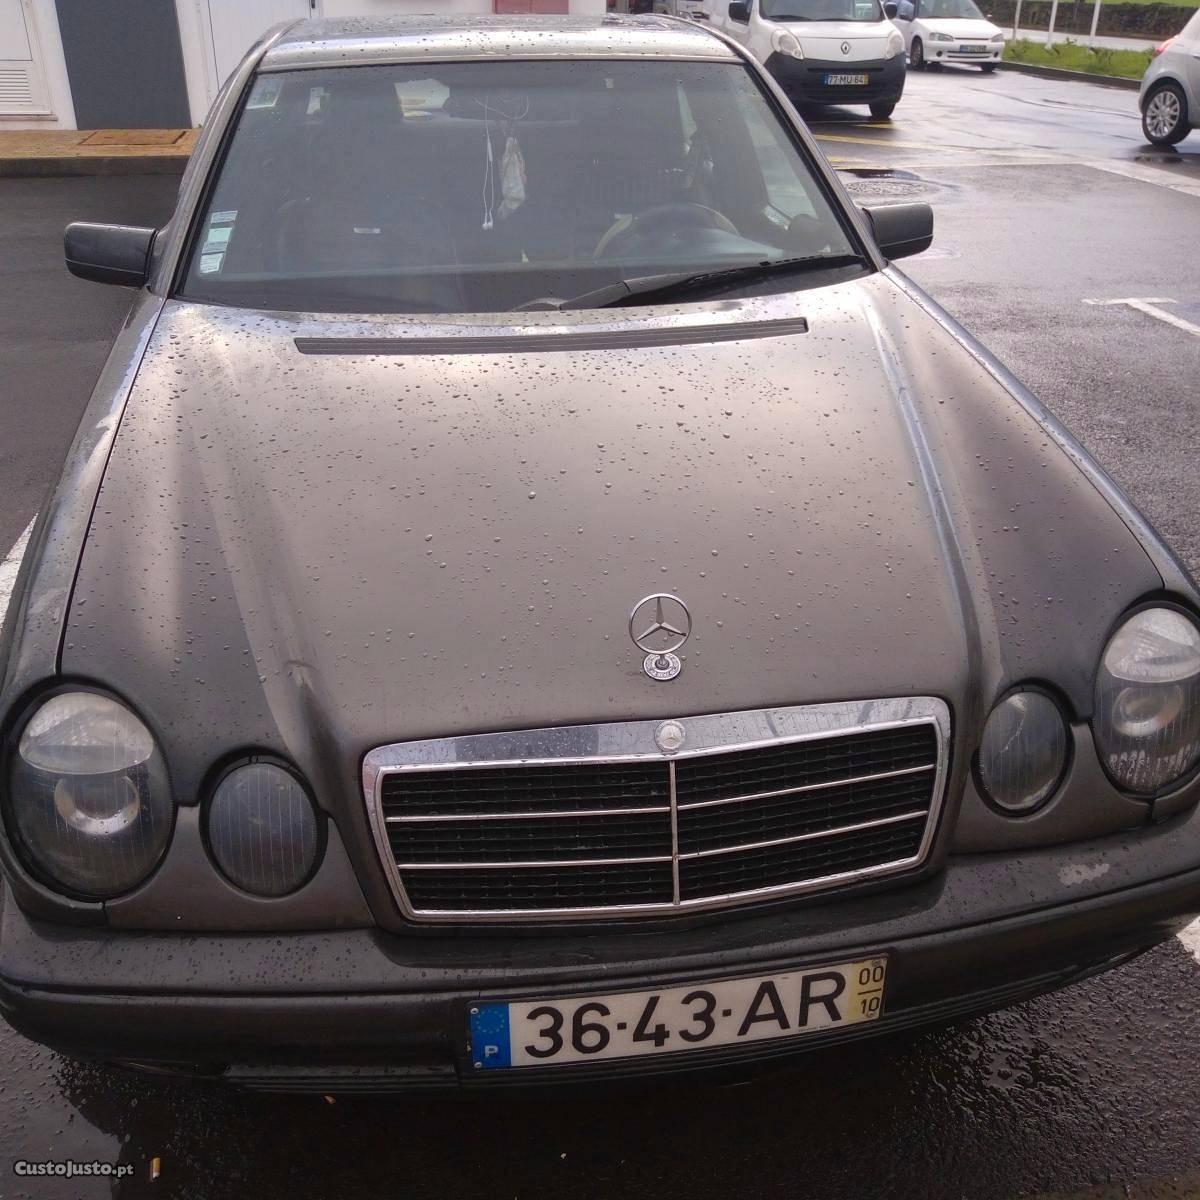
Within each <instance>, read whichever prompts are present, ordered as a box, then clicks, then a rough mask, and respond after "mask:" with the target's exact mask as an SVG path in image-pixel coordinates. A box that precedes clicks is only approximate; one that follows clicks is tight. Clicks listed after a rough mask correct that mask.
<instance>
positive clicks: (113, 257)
mask: <svg viewBox="0 0 1200 1200" xmlns="http://www.w3.org/2000/svg"><path fill="white" fill-rule="evenodd" d="M157 232H158V231H157V230H155V229H143V228H142V227H141V226H139V225H95V224H92V223H91V222H89V221H74V222H72V223H71V224H70V225H68V226H67V232H66V234H65V236H64V237H63V249H64V251H65V253H66V258H67V270H68V271H70V272H71V274H72V275H78V276H79V278H80V279H91V280H93V281H94V282H95V283H119V284H121V285H123V286H124V287H143V286H144V285H145V284H146V282H147V280H148V279H149V278H150V250H151V247H152V246H153V245H154V235H155V234H156V233H157Z"/></svg>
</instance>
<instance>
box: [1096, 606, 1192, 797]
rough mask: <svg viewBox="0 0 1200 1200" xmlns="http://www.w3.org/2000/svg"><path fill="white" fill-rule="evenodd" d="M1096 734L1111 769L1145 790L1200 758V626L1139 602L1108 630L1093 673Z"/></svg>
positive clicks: (1123, 784) (1164, 783) (1153, 789)
mask: <svg viewBox="0 0 1200 1200" xmlns="http://www.w3.org/2000/svg"><path fill="white" fill-rule="evenodd" d="M1093 728H1094V730H1095V734H1096V742H1097V744H1098V746H1099V749H1100V754H1101V757H1102V759H1103V761H1104V765H1105V767H1106V769H1107V770H1108V773H1109V775H1111V776H1112V778H1113V779H1114V780H1115V781H1116V782H1117V783H1118V784H1119V785H1120V786H1121V787H1123V788H1126V789H1128V790H1129V791H1131V792H1139V793H1141V794H1144V795H1150V794H1152V793H1154V792H1158V791H1161V790H1162V789H1163V788H1164V787H1166V786H1167V785H1168V784H1170V783H1174V782H1175V781H1176V780H1177V779H1179V778H1181V777H1182V776H1183V775H1185V774H1187V772H1188V771H1190V770H1191V769H1192V767H1194V766H1195V765H1196V763H1197V762H1198V761H1200V629H1197V627H1196V623H1195V622H1194V621H1193V620H1192V619H1191V618H1190V617H1187V616H1185V615H1184V614H1183V613H1182V612H1180V611H1178V610H1177V609H1174V608H1144V609H1142V610H1141V612H1136V613H1134V614H1133V616H1132V617H1130V618H1129V619H1128V620H1127V621H1126V622H1125V623H1124V624H1123V625H1122V626H1121V627H1120V628H1119V629H1118V630H1117V632H1116V633H1114V634H1113V636H1112V639H1111V640H1110V641H1109V643H1108V645H1107V646H1106V647H1105V649H1104V657H1103V658H1102V659H1101V661H1100V670H1099V671H1098V672H1097V674H1096V715H1095V720H1094V724H1093Z"/></svg>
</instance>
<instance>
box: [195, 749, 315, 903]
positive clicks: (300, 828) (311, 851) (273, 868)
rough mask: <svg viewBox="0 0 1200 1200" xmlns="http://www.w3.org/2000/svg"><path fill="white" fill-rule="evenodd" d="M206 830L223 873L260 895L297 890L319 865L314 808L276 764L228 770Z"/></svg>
mask: <svg viewBox="0 0 1200 1200" xmlns="http://www.w3.org/2000/svg"><path fill="white" fill-rule="evenodd" d="M206 829H207V833H208V846H209V850H210V851H211V853H212V856H213V859H214V861H215V862H216V864H217V866H218V867H219V868H220V869H221V872H222V874H224V875H225V877H226V878H227V879H228V880H229V881H230V882H231V883H234V884H236V885H237V886H238V887H240V888H242V889H243V891H247V892H253V893H254V894H255V895H258V896H284V895H286V894H287V893H288V892H294V891H295V890H296V889H297V888H298V887H300V886H301V884H303V883H305V882H306V881H307V880H308V878H309V876H310V875H311V874H312V871H313V867H314V866H315V865H316V861H317V851H318V846H319V840H320V838H319V833H320V830H319V826H318V824H317V814H316V810H315V809H314V807H313V803H312V801H311V800H310V799H309V798H308V793H307V792H306V791H305V789H304V785H303V784H302V783H301V782H300V780H299V779H298V778H297V777H296V776H295V775H293V774H292V772H291V771H290V770H288V769H286V768H285V767H282V766H280V765H279V764H278V763H274V762H269V761H265V760H263V761H255V762H249V763H244V764H243V765H241V766H239V767H235V768H234V769H233V770H232V771H229V772H228V773H227V774H226V775H225V776H224V777H223V778H222V779H221V781H220V783H218V784H217V788H216V790H215V791H214V792H213V795H212V799H211V800H210V801H209V805H208V813H207V824H206Z"/></svg>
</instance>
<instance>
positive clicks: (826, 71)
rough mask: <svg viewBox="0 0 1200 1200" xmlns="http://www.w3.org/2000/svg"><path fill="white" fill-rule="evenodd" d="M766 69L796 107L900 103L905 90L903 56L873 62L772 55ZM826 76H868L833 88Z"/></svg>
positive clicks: (898, 55)
mask: <svg viewBox="0 0 1200 1200" xmlns="http://www.w3.org/2000/svg"><path fill="white" fill-rule="evenodd" d="M765 65H766V68H767V70H768V71H770V72H771V74H772V75H773V76H774V77H775V79H776V81H777V82H778V84H779V86H780V87H781V88H783V90H784V91H785V92H786V93H787V94H788V97H789V98H790V99H791V100H792V102H793V103H795V104H872V103H874V102H876V101H882V102H890V101H895V100H899V99H900V96H901V94H902V93H903V91H904V75H905V65H904V55H903V54H897V55H896V56H895V58H886V59H879V60H878V61H872V62H846V61H845V60H838V61H834V60H832V59H831V60H829V61H826V60H824V59H815V58H792V57H791V55H787V54H772V55H771V56H770V57H769V58H768V59H767V61H766V64H765ZM826 75H865V76H866V77H867V82H866V83H865V84H862V83H857V84H849V85H830V84H826V83H825V76H826Z"/></svg>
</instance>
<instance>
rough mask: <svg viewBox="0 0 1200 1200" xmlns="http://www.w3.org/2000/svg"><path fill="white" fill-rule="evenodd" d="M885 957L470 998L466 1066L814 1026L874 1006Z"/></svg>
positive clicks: (628, 1051) (697, 1045) (684, 1045)
mask: <svg viewBox="0 0 1200 1200" xmlns="http://www.w3.org/2000/svg"><path fill="white" fill-rule="evenodd" d="M886 976H887V959H886V958H883V957H879V958H871V959H864V960H863V961H861V962H853V963H839V964H837V965H835V966H828V967H811V968H806V969H804V970H802V971H789V972H786V973H784V974H781V975H767V976H758V977H754V978H750V979H725V980H721V981H720V982H718V983H708V984H686V985H684V986H682V987H675V988H664V989H662V990H660V991H650V992H647V991H641V992H620V993H617V994H615V995H608V996H576V997H573V998H570V999H567V1000H533V1001H516V1002H513V1003H507V1004H506V1003H496V1004H478V1005H475V1006H473V1007H472V1008H471V1012H470V1018H471V1054H472V1062H473V1065H474V1067H475V1069H476V1070H495V1069H502V1068H506V1067H536V1066H557V1065H558V1064H560V1063H578V1062H586V1061H589V1060H592V1059H603V1058H632V1057H635V1056H639V1055H648V1054H662V1053H671V1052H676V1051H680V1050H698V1049H701V1048H704V1047H709V1046H725V1045H729V1044H730V1043H731V1042H752V1041H762V1040H765V1039H768V1038H784V1037H795V1036H798V1035H800V1034H805V1033H817V1032H820V1031H821V1030H827V1029H830V1028H831V1027H833V1026H835V1025H855V1024H858V1023H860V1022H862V1021H873V1020H875V1019H876V1018H877V1017H878V1016H879V1015H880V1013H881V1012H882V1011H883V989H884V983H885V980H886Z"/></svg>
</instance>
